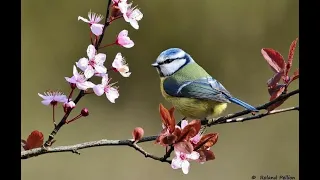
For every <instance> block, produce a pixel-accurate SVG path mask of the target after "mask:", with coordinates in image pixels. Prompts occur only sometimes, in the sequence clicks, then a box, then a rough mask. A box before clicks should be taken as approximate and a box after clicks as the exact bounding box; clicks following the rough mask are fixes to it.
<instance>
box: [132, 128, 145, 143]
mask: <svg viewBox="0 0 320 180" xmlns="http://www.w3.org/2000/svg"><path fill="white" fill-rule="evenodd" d="M143 134H144V130H143V129H142V128H141V127H136V128H134V130H133V132H132V137H133V140H134V141H135V142H137V141H139V140H140V139H141V138H142V137H143Z"/></svg>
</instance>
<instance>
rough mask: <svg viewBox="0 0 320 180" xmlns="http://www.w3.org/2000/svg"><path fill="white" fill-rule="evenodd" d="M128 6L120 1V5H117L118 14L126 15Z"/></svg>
mask: <svg viewBox="0 0 320 180" xmlns="http://www.w3.org/2000/svg"><path fill="white" fill-rule="evenodd" d="M129 5H130V4H127V1H126V0H122V1H120V3H118V7H119V9H120V12H121V13H122V14H123V15H125V14H126V13H127V10H128V6H129Z"/></svg>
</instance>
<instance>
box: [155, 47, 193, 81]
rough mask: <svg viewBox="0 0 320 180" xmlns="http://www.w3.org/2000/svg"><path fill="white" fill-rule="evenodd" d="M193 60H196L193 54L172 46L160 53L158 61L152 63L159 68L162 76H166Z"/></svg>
mask: <svg viewBox="0 0 320 180" xmlns="http://www.w3.org/2000/svg"><path fill="white" fill-rule="evenodd" d="M192 62H194V60H193V59H192V58H191V56H190V55H189V54H187V53H186V52H184V51H183V50H182V49H179V48H170V49H167V50H165V51H163V52H162V53H160V55H159V56H158V58H157V60H156V62H154V63H153V64H151V65H152V66H153V67H155V68H156V69H157V71H158V73H159V75H160V77H166V76H170V75H172V74H174V73H175V72H177V71H179V70H180V69H182V68H183V67H184V66H185V65H187V64H189V63H192Z"/></svg>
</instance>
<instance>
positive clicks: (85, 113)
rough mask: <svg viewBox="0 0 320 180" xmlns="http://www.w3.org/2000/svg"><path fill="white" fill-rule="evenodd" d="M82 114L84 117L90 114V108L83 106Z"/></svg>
mask: <svg viewBox="0 0 320 180" xmlns="http://www.w3.org/2000/svg"><path fill="white" fill-rule="evenodd" d="M81 115H82V116H83V117H86V116H88V115H89V110H88V109H87V108H83V109H82V110H81Z"/></svg>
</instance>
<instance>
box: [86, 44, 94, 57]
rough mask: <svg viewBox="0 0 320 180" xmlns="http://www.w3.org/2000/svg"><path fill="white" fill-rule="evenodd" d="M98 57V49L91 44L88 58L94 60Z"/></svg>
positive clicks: (88, 49)
mask: <svg viewBox="0 0 320 180" xmlns="http://www.w3.org/2000/svg"><path fill="white" fill-rule="evenodd" d="M95 55H96V48H95V47H94V46H93V45H92V44H90V45H89V46H88V48H87V56H88V57H89V59H90V60H91V59H93V58H94V57H95Z"/></svg>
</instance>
